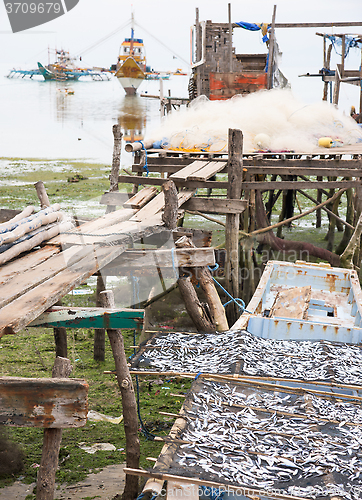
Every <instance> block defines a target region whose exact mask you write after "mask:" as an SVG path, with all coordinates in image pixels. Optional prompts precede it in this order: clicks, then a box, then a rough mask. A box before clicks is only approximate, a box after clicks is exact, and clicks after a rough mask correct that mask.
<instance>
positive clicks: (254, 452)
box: [151, 379, 362, 500]
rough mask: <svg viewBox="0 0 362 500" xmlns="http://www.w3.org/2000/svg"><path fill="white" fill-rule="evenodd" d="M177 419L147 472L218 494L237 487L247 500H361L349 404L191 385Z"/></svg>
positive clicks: (287, 390) (358, 415) (361, 415)
mask: <svg viewBox="0 0 362 500" xmlns="http://www.w3.org/2000/svg"><path fill="white" fill-rule="evenodd" d="M326 407H328V408H329V410H330V413H327V412H326ZM180 415H181V416H182V419H178V421H177V422H176V423H175V425H174V427H173V429H172V430H171V433H170V436H169V438H168V439H166V442H168V444H167V447H166V448H164V449H163V450H162V452H161V454H160V456H159V458H158V460H157V463H156V465H155V467H154V468H153V469H152V471H151V472H152V473H161V474H162V473H164V474H165V473H167V474H172V475H175V476H180V477H184V478H191V479H198V480H200V482H202V480H204V481H210V482H214V483H215V484H216V485H218V487H219V492H226V493H227V492H229V493H230V492H232V491H233V492H234V494H235V490H233V489H231V490H230V489H229V487H230V486H234V487H239V489H237V490H236V493H237V492H239V495H240V494H245V492H249V494H247V496H248V497H260V494H261V495H262V496H263V497H268V498H273V497H274V496H275V495H278V498H283V496H285V495H291V496H297V497H305V498H326V497H327V498H330V497H331V496H334V495H337V496H339V497H341V498H346V499H348V500H355V499H357V498H361V494H362V478H361V477H360V473H361V470H362V457H361V455H360V453H359V449H360V443H361V439H362V427H361V425H362V410H361V408H360V405H359V403H358V402H357V401H355V400H347V399H346V398H343V396H341V395H329V396H328V395H326V396H323V397H321V396H315V395H312V394H308V393H306V392H303V391H300V388H299V387H298V386H296V387H291V386H290V387H285V386H284V387H279V388H278V392H276V391H275V390H273V391H272V390H268V389H265V388H259V387H257V385H256V384H251V383H250V382H245V383H240V382H223V383H220V382H216V381H212V380H204V379H202V380H201V379H197V380H196V381H194V382H193V384H192V387H191V390H190V391H189V393H188V395H187V397H186V399H185V403H184V404H183V406H182V409H181V411H180ZM253 489H254V494H252V492H253Z"/></svg>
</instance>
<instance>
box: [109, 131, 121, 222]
mask: <svg viewBox="0 0 362 500" xmlns="http://www.w3.org/2000/svg"><path fill="white" fill-rule="evenodd" d="M112 131H113V140H114V143H113V158H112V170H111V174H110V176H109V183H110V187H109V191H110V192H114V191H118V176H119V169H120V165H121V147H122V132H121V127H120V126H119V125H113V127H112ZM116 208H117V207H116V206H115V205H107V208H106V213H107V214H108V213H110V212H114V211H115V210H116Z"/></svg>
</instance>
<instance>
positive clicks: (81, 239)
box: [63, 209, 163, 246]
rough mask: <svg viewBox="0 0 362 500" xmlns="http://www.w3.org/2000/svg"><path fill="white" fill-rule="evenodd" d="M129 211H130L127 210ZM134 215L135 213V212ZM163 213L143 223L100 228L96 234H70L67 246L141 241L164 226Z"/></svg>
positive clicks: (66, 242)
mask: <svg viewBox="0 0 362 500" xmlns="http://www.w3.org/2000/svg"><path fill="white" fill-rule="evenodd" d="M127 210H128V209H127ZM133 213H134V211H133ZM162 225H163V222H162V218H161V212H160V213H157V214H156V215H150V217H148V218H145V219H144V220H142V221H138V222H137V221H130V220H126V221H123V222H120V223H119V224H115V225H114V226H110V227H108V228H104V229H103V228H100V229H97V230H96V231H94V233H90V234H89V233H85V234H83V233H82V234H78V235H76V234H70V235H67V238H66V241H65V242H64V243H63V245H64V244H66V245H81V246H85V245H95V244H103V245H104V244H108V245H120V244H122V243H123V244H124V243H127V242H129V240H130V238H132V239H134V240H139V239H140V238H142V237H143V236H144V235H146V234H151V233H154V232H157V231H158V229H157V228H158V227H159V226H162Z"/></svg>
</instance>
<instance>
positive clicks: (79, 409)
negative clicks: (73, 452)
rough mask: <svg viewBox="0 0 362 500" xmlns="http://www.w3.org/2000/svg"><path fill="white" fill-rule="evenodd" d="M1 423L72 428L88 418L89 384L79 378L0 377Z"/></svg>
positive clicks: (18, 425) (80, 424)
mask: <svg viewBox="0 0 362 500" xmlns="http://www.w3.org/2000/svg"><path fill="white" fill-rule="evenodd" d="M0 403H1V404H0V424H6V425H11V426H16V427H20V426H21V427H22V426H24V427H47V428H53V429H54V428H58V429H65V428H72V427H82V426H84V425H85V424H86V422H87V413H88V384H87V382H86V381H85V380H80V379H57V378H40V379H39V378H22V377H0Z"/></svg>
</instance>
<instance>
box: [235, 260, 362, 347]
mask: <svg viewBox="0 0 362 500" xmlns="http://www.w3.org/2000/svg"><path fill="white" fill-rule="evenodd" d="M361 304H362V292H361V287H360V283H359V279H358V275H357V273H356V271H354V270H351V269H343V268H336V267H331V266H330V265H329V264H324V263H321V264H311V263H307V262H302V261H297V262H296V263H289V262H280V261H269V262H268V263H267V265H266V267H265V270H264V273H263V275H262V277H261V280H260V282H259V285H258V287H257V289H256V291H255V293H254V295H253V297H252V299H251V301H250V302H249V304H248V306H247V307H246V310H245V311H244V312H243V314H242V315H241V316H240V318H239V319H238V320H237V321H236V323H235V324H234V325H233V327H232V329H233V330H242V329H247V330H248V331H249V332H250V333H252V334H253V335H256V336H258V337H262V338H269V339H278V340H328V341H334V342H346V343H352V344H357V343H360V342H361V341H362V319H361V318H362V307H361Z"/></svg>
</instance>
